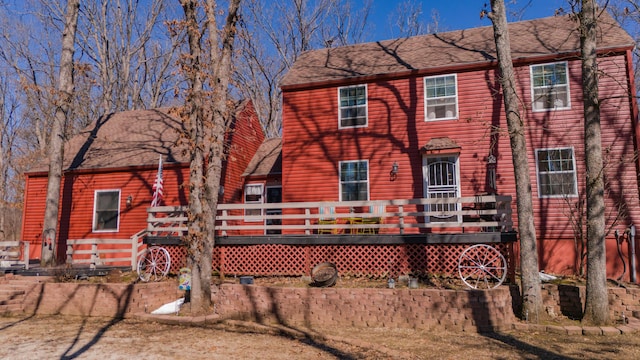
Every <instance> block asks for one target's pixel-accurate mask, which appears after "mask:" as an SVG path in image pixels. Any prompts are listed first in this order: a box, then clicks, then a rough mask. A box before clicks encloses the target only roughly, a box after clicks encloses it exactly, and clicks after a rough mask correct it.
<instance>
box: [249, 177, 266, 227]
mask: <svg viewBox="0 0 640 360" xmlns="http://www.w3.org/2000/svg"><path fill="white" fill-rule="evenodd" d="M263 194H264V185H263V184H247V185H245V186H244V203H245V204H262V203H264V196H263ZM244 216H245V217H246V218H245V221H262V219H261V218H260V217H261V216H262V209H245V210H244Z"/></svg>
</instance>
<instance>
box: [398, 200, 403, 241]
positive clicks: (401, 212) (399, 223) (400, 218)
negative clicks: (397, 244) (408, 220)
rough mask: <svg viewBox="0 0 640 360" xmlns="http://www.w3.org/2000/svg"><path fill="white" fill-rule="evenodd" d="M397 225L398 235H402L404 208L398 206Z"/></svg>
mask: <svg viewBox="0 0 640 360" xmlns="http://www.w3.org/2000/svg"><path fill="white" fill-rule="evenodd" d="M398 213H400V214H399V215H398V225H400V234H404V206H402V205H398Z"/></svg>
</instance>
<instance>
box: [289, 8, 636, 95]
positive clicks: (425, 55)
mask: <svg viewBox="0 0 640 360" xmlns="http://www.w3.org/2000/svg"><path fill="white" fill-rule="evenodd" d="M576 27H577V23H576V21H575V20H572V19H571V18H570V17H569V16H568V15H565V16H554V17H548V18H542V19H536V20H528V21H521V22H513V23H509V37H510V39H511V51H512V58H513V60H514V61H520V60H525V59H527V60H534V59H535V58H536V57H539V58H544V57H548V56H550V55H554V54H561V55H571V54H576V53H577V52H578V51H579V49H580V37H579V34H578V32H577V30H576ZM634 45H635V43H634V41H633V39H632V38H631V36H629V34H628V33H627V32H626V31H624V30H623V29H622V28H621V27H620V25H619V24H618V23H617V22H616V21H615V20H614V19H613V18H612V17H611V16H610V15H609V14H608V13H607V12H603V13H602V15H601V16H600V17H599V18H598V48H599V49H600V50H601V51H603V50H604V51H607V50H610V51H613V50H615V51H619V50H625V49H630V48H633V46H634ZM495 59H496V52H495V42H494V38H493V27H492V26H485V27H479V28H473V29H467V30H458V31H451V32H445V33H439V34H431V35H421V36H414V37H409V38H402V39H395V40H387V41H378V42H371V43H363V44H357V45H352V46H343V47H337V48H329V49H321V50H313V51H308V52H305V53H303V54H302V55H300V57H299V58H298V60H297V61H296V62H295V64H294V65H293V66H292V68H291V69H290V70H289V72H288V73H287V75H286V76H285V77H284V78H283V80H282V82H281V85H282V87H283V88H284V89H285V90H286V88H287V87H298V86H304V85H312V84H313V83H318V82H332V81H339V80H345V79H349V78H358V77H365V76H374V75H381V74H397V75H398V76H403V75H405V74H410V73H412V72H416V71H420V70H423V71H430V70H432V71H437V70H438V69H446V68H452V67H456V66H468V65H472V64H480V63H490V62H492V61H495Z"/></svg>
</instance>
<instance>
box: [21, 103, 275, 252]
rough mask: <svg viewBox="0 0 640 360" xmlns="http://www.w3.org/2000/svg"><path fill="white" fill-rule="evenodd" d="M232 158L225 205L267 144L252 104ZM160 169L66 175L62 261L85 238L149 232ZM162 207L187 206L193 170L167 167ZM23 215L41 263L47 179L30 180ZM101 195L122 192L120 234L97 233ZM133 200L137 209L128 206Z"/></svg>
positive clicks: (238, 195)
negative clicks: (95, 219)
mask: <svg viewBox="0 0 640 360" xmlns="http://www.w3.org/2000/svg"><path fill="white" fill-rule="evenodd" d="M226 140H227V143H228V144H229V145H228V147H227V158H226V159H225V161H224V163H223V175H222V179H221V185H222V186H224V188H225V193H224V195H223V197H222V199H221V200H222V201H223V202H230V203H232V202H241V201H242V188H243V180H244V179H242V177H241V175H242V172H243V171H244V170H245V169H246V167H247V164H248V163H249V161H251V158H252V157H253V155H254V154H255V152H256V150H257V148H258V147H259V146H260V144H261V143H262V141H263V140H264V135H263V132H262V128H261V127H260V123H259V121H258V119H257V117H256V114H255V111H254V110H253V106H252V105H251V103H250V102H247V103H245V104H244V105H243V108H242V109H241V111H240V112H239V114H238V115H237V116H236V119H235V121H234V123H233V125H232V127H231V129H230V131H229V132H228V133H227V139H226ZM156 174H157V167H145V168H132V169H98V170H96V171H95V172H90V171H87V170H82V171H79V172H67V173H66V174H65V176H64V177H63V180H62V185H61V187H62V189H61V190H62V191H61V194H62V195H61V201H60V212H59V213H60V215H59V216H60V221H59V225H58V226H59V228H58V234H59V235H58V237H59V241H58V243H59V244H60V246H58V259H60V260H64V259H65V255H64V254H65V251H66V247H65V246H66V240H67V239H84V238H113V239H127V238H130V237H131V236H132V235H134V234H135V233H137V232H139V231H140V230H143V229H144V228H145V227H146V225H147V224H146V221H147V208H148V207H149V205H150V204H151V198H152V195H153V189H152V186H153V183H154V181H155V178H156ZM163 179H164V198H163V202H162V204H163V205H187V204H188V198H189V194H188V189H189V186H188V184H189V164H168V163H165V164H164V167H163ZM25 188H26V190H25V198H24V211H23V225H22V226H23V228H22V234H23V239H24V240H26V241H29V242H31V244H32V246H31V248H30V252H31V254H30V257H31V258H40V253H41V246H42V239H41V234H42V223H43V219H44V208H45V198H46V189H47V176H46V174H30V175H27V176H26V186H25ZM96 190H120V197H121V198H120V223H119V229H118V231H117V232H93V231H92V225H93V224H92V221H93V208H94V193H95V191H96ZM129 195H131V197H132V198H133V203H132V206H131V207H130V208H127V206H126V199H127V197H128V196H129Z"/></svg>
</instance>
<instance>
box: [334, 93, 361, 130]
mask: <svg viewBox="0 0 640 360" xmlns="http://www.w3.org/2000/svg"><path fill="white" fill-rule="evenodd" d="M338 100H339V104H340V111H339V118H340V119H339V120H340V127H341V128H346V127H362V126H367V86H366V85H357V86H346V87H341V88H338Z"/></svg>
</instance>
